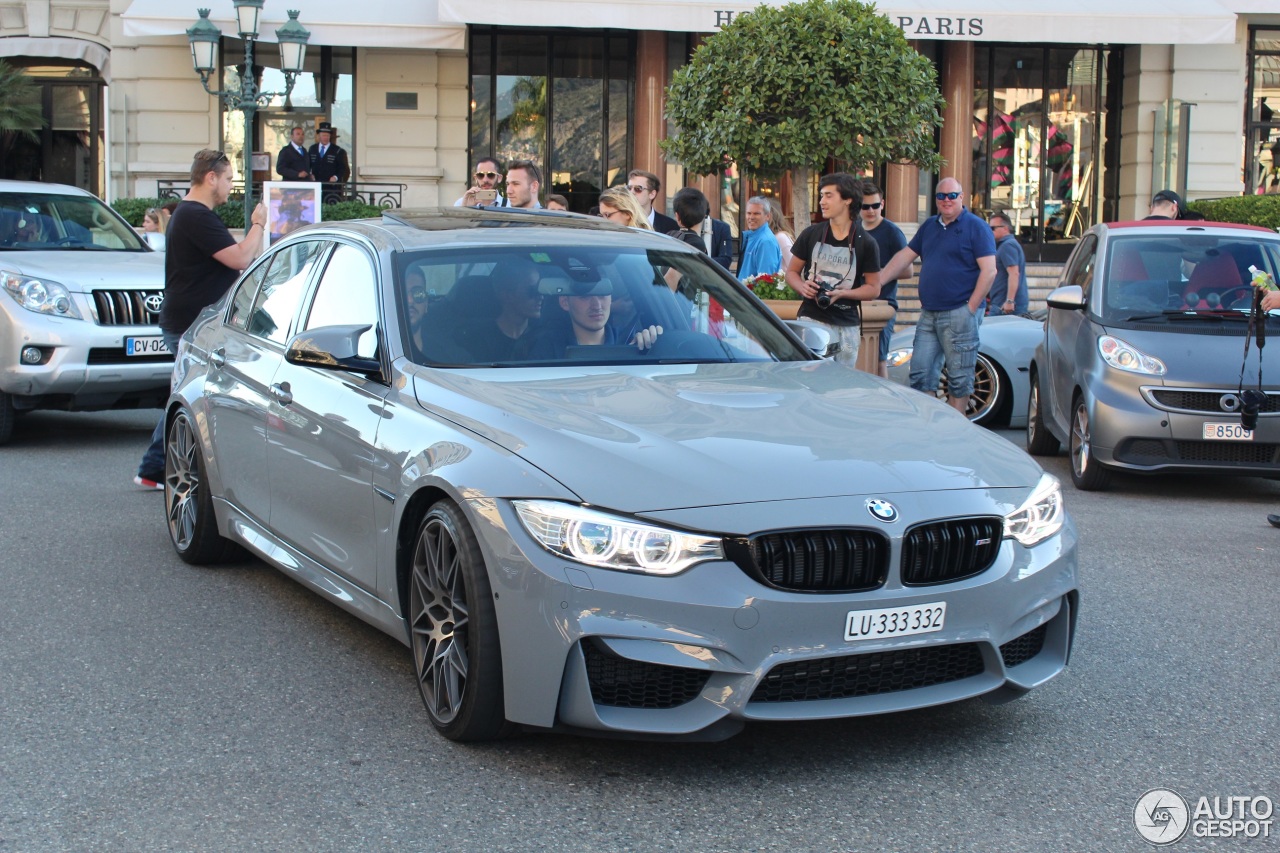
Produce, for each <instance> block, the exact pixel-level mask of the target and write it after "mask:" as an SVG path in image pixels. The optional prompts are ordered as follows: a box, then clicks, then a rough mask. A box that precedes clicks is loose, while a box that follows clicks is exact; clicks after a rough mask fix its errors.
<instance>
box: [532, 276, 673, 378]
mask: <svg viewBox="0 0 1280 853" xmlns="http://www.w3.org/2000/svg"><path fill="white" fill-rule="evenodd" d="M555 289H556V291H557V295H558V296H559V302H560V307H561V308H562V309H563V310H564V312H565V314H566V315H568V318H569V322H568V323H567V324H561V325H559V326H558V327H556V328H550V329H547V330H546V331H545V332H544V333H543V334H541V335H540V336H539V337H538V340H536V341H535V342H534V344H533V346H532V347H530V349H529V357H530V358H532V359H556V358H563V357H564V356H565V353H566V351H567V350H568V348H569V347H571V346H601V345H617V344H618V343H620V341H618V339H617V333H616V331H615V329H614V327H613V326H610V325H609V310H610V308H611V307H612V304H613V284H612V282H610V281H609V279H607V278H602V279H599V280H598V281H573V282H564V283H562V284H558V285H556V286H555ZM661 334H662V327H661V326H648V327H647V328H643V329H641V330H640V331H638V332H636V333H635V335H634V336H633V337H632V338H631V340H629V341H626V343H627V344H631V345H634V346H635V347H636V348H637V349H639V350H640V351H641V352H643V351H645V350H647V349H649V348H650V347H652V346H653V345H654V344H655V343H656V342H657V340H658V336H659V335H661Z"/></svg>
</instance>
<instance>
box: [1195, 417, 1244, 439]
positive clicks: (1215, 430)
mask: <svg viewBox="0 0 1280 853" xmlns="http://www.w3.org/2000/svg"><path fill="white" fill-rule="evenodd" d="M1204 437H1205V440H1206V441H1253V430H1251V429H1245V428H1244V427H1242V426H1240V423H1239V422H1236V423H1230V422H1217V423H1207V424H1205V425H1204Z"/></svg>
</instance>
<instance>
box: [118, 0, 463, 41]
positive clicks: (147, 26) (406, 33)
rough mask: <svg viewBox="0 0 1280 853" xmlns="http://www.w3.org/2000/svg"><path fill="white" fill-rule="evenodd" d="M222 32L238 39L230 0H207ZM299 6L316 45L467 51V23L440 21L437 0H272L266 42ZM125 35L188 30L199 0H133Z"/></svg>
mask: <svg viewBox="0 0 1280 853" xmlns="http://www.w3.org/2000/svg"><path fill="white" fill-rule="evenodd" d="M199 5H200V6H201V7H203V6H206V5H207V6H208V7H209V8H210V9H211V10H212V11H211V12H210V14H209V20H211V21H213V23H214V24H216V25H217V26H218V27H219V28H221V30H222V32H223V34H225V35H227V36H230V37H232V38H235V37H236V35H237V33H236V23H235V20H236V18H235V12H234V11H233V7H232V5H231V0H203V1H202V2H201V3H200V4H199ZM291 8H292V9H299V10H301V12H302V14H301V15H299V16H298V22H299V23H300V24H302V25H303V26H304V27H306V28H307V29H308V30H310V31H311V41H310V42H308V44H311V45H331V46H346V47H418V48H431V49H435V50H466V47H467V28H466V27H465V26H463V25H462V24H461V23H458V22H447V23H441V21H440V19H439V18H438V17H436V4H435V3H434V2H432V0H425V2H420V0H415V2H410V3H383V2H373V3H369V2H366V3H360V2H357V0H306V2H305V3H303V2H299V0H267V2H266V5H265V6H263V8H262V17H261V23H259V25H258V30H259V32H260V33H261V34H262V35H261V39H262V41H269V42H274V41H275V37H276V29H277V28H278V27H280V26H281V25H282V24H284V22H285V21H287V20H289V16H288V14H287V11H286V10H287V9H291ZM122 18H123V19H124V34H125V35H127V36H134V37H146V36H172V35H185V34H186V32H187V27H189V26H191V25H192V24H194V23H195V22H196V4H192V5H190V6H188V5H186V4H184V3H177V2H174V0H133V2H132V3H130V4H129V8H128V9H126V10H125V11H124V14H123V15H122Z"/></svg>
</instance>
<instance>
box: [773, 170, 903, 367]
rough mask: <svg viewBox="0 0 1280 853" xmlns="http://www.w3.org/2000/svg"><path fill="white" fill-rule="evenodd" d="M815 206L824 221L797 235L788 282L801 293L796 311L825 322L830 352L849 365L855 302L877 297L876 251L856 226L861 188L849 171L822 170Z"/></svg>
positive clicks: (855, 331)
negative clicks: (831, 171) (832, 346)
mask: <svg viewBox="0 0 1280 853" xmlns="http://www.w3.org/2000/svg"><path fill="white" fill-rule="evenodd" d="M818 207H819V208H820V209H821V210H822V218H823V219H824V220H826V221H825V222H819V223H817V224H816V225H810V226H809V227H808V228H806V229H804V230H803V231H801V232H800V236H799V237H797V238H796V242H795V245H793V246H792V247H791V264H790V265H789V266H788V267H787V270H786V275H787V284H789V285H791V289H792V290H794V291H795V292H796V293H798V294H800V296H802V297H803V298H804V301H803V302H802V303H801V304H800V310H799V311H798V312H797V316H798V317H800V318H801V319H805V320H812V321H814V322H816V323H821V324H822V325H823V326H826V328H827V330H828V331H829V332H830V333H831V341H832V343H833V344H835V345H836V346H837V349H836V352H835V354H834V356H833V357H834V358H835V360H836V361H839V362H841V363H844V364H848V365H849V366H850V367H852V366H853V365H854V364H855V363H856V362H857V360H858V345H859V343H860V342H861V335H862V318H861V311H860V309H859V307H858V303H859V302H861V301H862V300H864V299H876V298H878V297H879V296H880V250H879V248H878V247H877V246H876V241H875V240H873V239H871V237H869V236H868V235H867V233H866V232H865V231H864V230H863V229H862V228H861V227H859V225H858V219H859V217H860V215H861V212H862V189H861V187H860V185H859V184H858V181H857V179H855V178H854V177H853V176H852V175H850V174H848V173H846V172H835V173H834V174H830V175H823V177H822V179H821V180H819V181H818Z"/></svg>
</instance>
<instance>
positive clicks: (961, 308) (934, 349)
mask: <svg viewBox="0 0 1280 853" xmlns="http://www.w3.org/2000/svg"><path fill="white" fill-rule="evenodd" d="M934 199H935V200H936V201H937V204H938V215H937V216H933V217H930V218H929V219H927V220H925V222H924V223H923V224H922V225H921V226H920V228H919V230H917V231H916V234H915V236H914V237H912V238H911V242H910V243H908V244H907V247H906V248H905V249H903V250H901V251H900V252H898V253H897V254H896V255H894V256H893V258H892V259H891V260H890V261H889V263H888V264H886V265H885V268H884V269H883V270H882V271H881V277H882V278H899V277H900V276H902V275H903V274H904V273H906V271H907V270H908V269H909V268H910V266H911V264H912V262H914V261H915V259H916V258H920V259H921V263H920V284H919V287H918V291H919V294H920V320H919V321H918V322H917V323H916V336H915V344H914V352H913V354H912V357H911V387H912V388H915V389H916V390H917V391H923V392H925V393H926V394H934V393H937V389H938V377H939V374H940V372H941V369H942V364H943V363H944V362H945V363H946V366H947V403H948V404H950V405H951V406H952V407H953V408H954V409H956V410H957V411H959V412H960V413H961V414H963V413H964V412H965V410H966V409H967V408H968V407H969V396H970V395H971V394H973V374H974V366H975V364H976V363H977V360H978V312H979V311H980V310H981V309H982V304H983V301H984V300H985V299H986V298H987V291H988V290H990V289H991V283H992V282H993V281H995V277H996V241H995V237H994V236H993V235H992V233H991V228H990V227H989V226H988V225H987V223H986V222H985V221H984V220H983V219H982V217H980V216H977V215H975V214H973V213H971V212H970V211H968V210H966V209H965V206H964V187H962V186H960V182H959V181H957V180H956V179H955V178H943V179H942V180H941V181H939V182H938V191H937V192H936V193H935V194H934Z"/></svg>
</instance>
